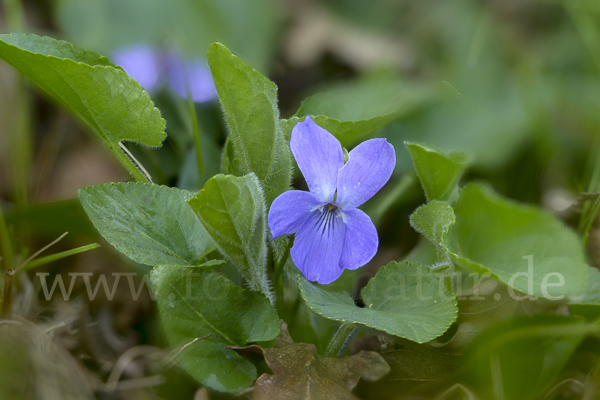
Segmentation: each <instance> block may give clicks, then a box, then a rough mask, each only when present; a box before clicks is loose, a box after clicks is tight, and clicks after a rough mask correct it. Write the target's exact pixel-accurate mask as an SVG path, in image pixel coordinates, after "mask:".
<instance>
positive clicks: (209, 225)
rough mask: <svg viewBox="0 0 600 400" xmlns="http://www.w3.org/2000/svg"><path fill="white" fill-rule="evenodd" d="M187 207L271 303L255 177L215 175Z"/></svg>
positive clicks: (262, 215) (261, 208) (259, 194)
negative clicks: (189, 207)
mask: <svg viewBox="0 0 600 400" xmlns="http://www.w3.org/2000/svg"><path fill="white" fill-rule="evenodd" d="M188 204H189V205H190V206H191V208H192V210H193V211H194V213H196V216H197V217H198V219H199V220H200V222H201V223H202V225H204V228H206V231H207V232H208V234H209V235H210V236H211V237H212V238H213V240H214V241H215V243H216V244H217V248H218V249H219V251H220V252H221V254H223V256H225V257H226V258H228V259H229V260H231V261H232V262H233V263H234V264H235V265H236V267H237V268H238V269H239V270H240V272H241V273H242V274H243V275H244V277H245V278H246V280H247V281H248V283H249V285H250V288H251V289H253V290H258V291H261V292H263V293H264V294H265V295H267V297H269V299H271V300H272V296H271V291H270V288H269V282H268V278H267V273H266V261H267V245H266V228H267V227H266V217H265V207H264V198H263V194H262V191H261V190H260V184H259V182H258V179H257V178H256V176H255V175H254V174H250V175H246V176H243V177H235V176H232V175H216V176H214V177H213V178H211V179H209V180H208V181H207V182H206V185H204V189H202V190H201V191H200V192H198V194H197V195H196V197H194V198H192V199H191V200H188Z"/></svg>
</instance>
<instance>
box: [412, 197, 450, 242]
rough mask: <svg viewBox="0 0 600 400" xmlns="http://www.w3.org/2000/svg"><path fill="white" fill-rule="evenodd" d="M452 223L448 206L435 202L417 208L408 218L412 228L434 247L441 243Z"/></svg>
mask: <svg viewBox="0 0 600 400" xmlns="http://www.w3.org/2000/svg"><path fill="white" fill-rule="evenodd" d="M454 221H455V216H454V210H453V209H452V207H451V206H450V204H448V203H445V202H442V201H436V200H434V201H432V202H430V203H429V204H425V205H423V206H421V207H419V208H417V210H416V211H415V212H414V213H413V214H412V215H411V216H410V224H411V225H412V227H413V228H415V230H416V231H417V232H419V233H420V234H422V235H423V236H425V237H426V238H427V239H429V241H430V242H431V243H433V244H435V245H439V244H441V243H442V241H443V239H444V235H446V234H447V233H448V230H449V229H450V227H451V226H452V224H454Z"/></svg>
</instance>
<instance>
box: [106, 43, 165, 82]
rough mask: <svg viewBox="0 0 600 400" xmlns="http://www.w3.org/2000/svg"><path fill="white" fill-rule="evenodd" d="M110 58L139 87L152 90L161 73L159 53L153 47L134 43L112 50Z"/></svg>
mask: <svg viewBox="0 0 600 400" xmlns="http://www.w3.org/2000/svg"><path fill="white" fill-rule="evenodd" d="M112 60H113V61H114V63H115V64H117V65H118V66H120V67H121V68H123V69H124V70H125V72H127V75H129V76H130V77H132V78H133V79H135V80H136V81H137V82H138V83H139V84H140V86H141V87H143V88H144V89H145V90H147V91H152V90H154V89H155V88H156V86H157V85H158V83H159V80H160V75H161V69H162V68H161V66H160V65H161V55H160V52H158V51H157V50H156V49H155V48H154V47H152V46H150V45H147V44H136V45H133V46H129V47H124V48H121V49H118V50H117V51H114V52H113V55H112Z"/></svg>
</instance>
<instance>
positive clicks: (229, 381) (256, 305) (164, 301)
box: [151, 266, 279, 392]
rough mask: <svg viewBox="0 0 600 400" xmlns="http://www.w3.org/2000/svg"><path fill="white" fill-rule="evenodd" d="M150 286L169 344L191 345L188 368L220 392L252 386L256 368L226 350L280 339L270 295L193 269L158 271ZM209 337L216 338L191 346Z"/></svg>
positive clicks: (184, 361) (184, 359) (185, 355)
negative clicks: (231, 347)
mask: <svg viewBox="0 0 600 400" xmlns="http://www.w3.org/2000/svg"><path fill="white" fill-rule="evenodd" d="M151 281H152V289H153V291H154V293H155V296H156V300H157V302H158V310H159V313H160V316H161V319H162V323H163V327H164V330H165V332H166V334H167V337H168V339H169V342H170V343H171V345H172V346H185V345H186V344H189V345H188V346H186V347H185V348H182V351H181V353H180V354H179V356H178V357H179V362H180V363H181V365H182V366H183V368H184V369H185V370H186V371H187V372H188V373H189V374H190V375H192V376H193V377H194V378H195V379H196V380H198V382H200V383H202V384H203V385H206V386H209V387H211V388H213V389H216V390H220V391H227V392H239V391H241V390H243V389H246V388H247V387H249V386H250V385H252V383H253V382H254V380H255V379H256V376H257V373H256V368H255V367H254V365H253V364H252V363H251V362H250V361H248V360H246V359H244V358H242V357H241V356H239V355H238V354H237V353H236V352H235V351H233V350H231V349H229V348H227V346H245V345H246V344H248V343H251V342H264V341H269V340H272V339H275V338H276V337H277V335H279V319H278V317H277V313H276V312H275V309H274V308H273V307H272V306H271V305H270V304H269V301H268V300H267V299H266V298H265V296H263V295H262V294H260V293H257V292H254V291H250V290H247V289H242V288H240V287H238V286H235V285H234V284H233V282H231V281H230V280H228V279H227V278H225V277H223V276H221V275H219V274H217V273H216V272H212V271H199V270H197V269H193V268H181V267H177V266H157V267H156V268H154V270H153V271H152V275H151ZM205 335H211V336H209V337H207V338H205V339H202V340H199V341H196V342H195V343H192V342H193V341H194V340H195V339H199V338H201V337H203V336H205ZM190 343H191V344H190Z"/></svg>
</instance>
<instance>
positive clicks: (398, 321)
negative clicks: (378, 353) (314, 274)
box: [299, 262, 458, 343]
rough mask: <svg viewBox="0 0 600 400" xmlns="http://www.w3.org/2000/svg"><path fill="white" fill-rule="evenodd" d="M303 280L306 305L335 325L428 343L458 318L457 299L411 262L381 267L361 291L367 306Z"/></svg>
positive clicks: (444, 286)
mask: <svg viewBox="0 0 600 400" xmlns="http://www.w3.org/2000/svg"><path fill="white" fill-rule="evenodd" d="M299 279H300V290H301V292H302V297H303V298H304V300H305V301H306V304H307V305H308V306H309V307H310V308H311V309H312V310H313V311H314V312H316V313H317V314H321V315H322V316H323V317H325V318H329V319H334V320H336V321H344V322H351V323H359V324H363V325H366V326H368V327H371V328H375V329H379V330H382V331H385V332H387V333H390V334H392V335H396V336H400V337H404V338H406V339H409V340H413V341H415V342H419V343H424V342H427V341H429V340H431V339H434V338H436V337H438V336H440V335H442V334H443V333H444V332H445V331H446V330H447V329H448V327H449V326H450V324H452V322H454V321H455V320H456V313H457V311H458V309H457V307H456V299H455V297H454V295H453V294H452V293H451V292H450V290H448V289H447V288H446V284H445V282H444V280H443V279H442V278H441V277H440V276H439V275H437V274H435V273H433V272H431V270H430V269H429V268H426V267H423V266H421V265H419V264H411V263H408V262H403V263H396V262H391V263H389V264H388V265H386V266H384V267H381V268H380V269H379V271H378V272H377V274H376V275H375V276H374V277H373V278H372V279H371V280H370V281H369V283H368V284H367V286H365V287H364V288H363V290H362V291H361V296H362V299H363V301H364V303H365V307H363V308H361V307H357V306H356V305H355V304H354V301H353V300H352V298H351V297H350V295H348V294H347V293H333V292H328V291H326V290H323V289H320V288H318V287H317V286H315V285H313V284H312V283H310V282H308V281H307V280H306V279H305V278H304V277H299Z"/></svg>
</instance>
